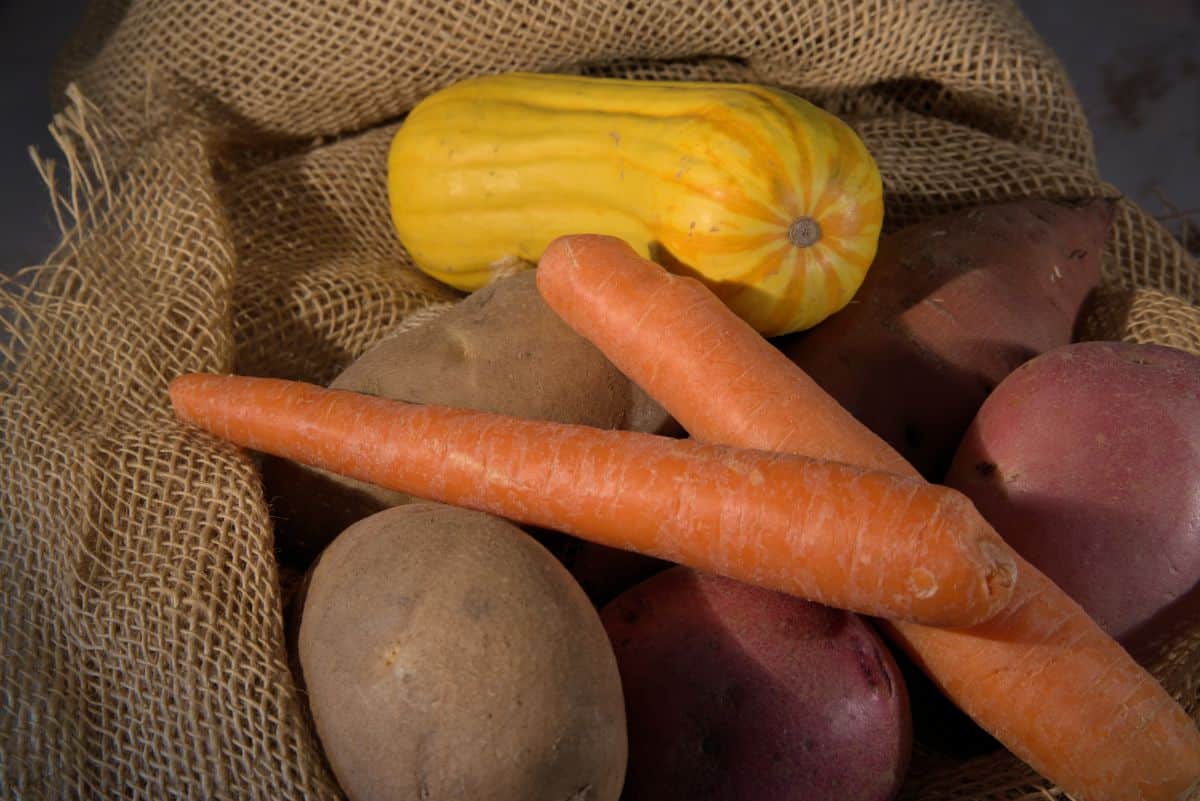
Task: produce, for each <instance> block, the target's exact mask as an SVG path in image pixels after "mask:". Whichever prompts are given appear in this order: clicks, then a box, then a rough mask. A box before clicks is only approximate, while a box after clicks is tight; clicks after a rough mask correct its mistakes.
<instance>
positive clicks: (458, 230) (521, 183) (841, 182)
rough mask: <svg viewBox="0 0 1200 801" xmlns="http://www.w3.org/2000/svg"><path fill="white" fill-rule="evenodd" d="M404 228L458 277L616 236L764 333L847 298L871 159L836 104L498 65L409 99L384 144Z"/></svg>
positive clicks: (873, 232)
mask: <svg viewBox="0 0 1200 801" xmlns="http://www.w3.org/2000/svg"><path fill="white" fill-rule="evenodd" d="M388 194H389V199H390V205H391V211H392V219H393V221H394V222H395V225H396V229H397V232H398V233H399V236H400V240H401V242H402V243H403V244H404V246H405V247H406V248H407V249H408V252H409V254H410V255H411V256H412V258H413V260H414V261H415V262H416V264H417V266H418V267H420V268H421V269H422V270H424V271H425V272H427V273H429V274H430V275H432V276H434V277H436V278H438V279H439V280H441V281H444V282H445V283H447V284H450V285H452V286H455V287H457V288H459V289H463V290H467V291H471V290H474V289H478V288H479V287H481V286H484V285H485V284H487V283H488V282H489V281H490V280H492V278H493V277H494V276H495V275H496V274H497V273H498V272H499V271H502V270H507V269H511V267H512V265H513V264H514V263H520V262H528V263H531V264H532V263H536V262H537V260H538V259H539V258H540V257H541V254H542V252H543V251H544V250H545V248H546V246H547V245H548V244H549V243H550V242H551V241H552V240H554V239H555V238H556V237H558V236H562V235H565V234H580V233H593V234H609V235H612V236H618V237H621V238H623V239H625V240H626V241H628V242H629V243H630V244H631V245H633V247H634V248H636V249H637V250H638V251H639V252H641V253H642V255H644V256H648V257H650V258H652V259H654V260H656V261H658V262H660V263H661V264H663V265H664V266H666V267H667V268H668V269H670V270H672V271H674V272H679V273H685V274H690V275H693V276H695V277H697V278H699V279H700V280H702V281H704V282H705V283H706V284H707V285H708V286H710V287H711V288H712V289H713V290H714V291H715V292H716V293H717V294H718V295H719V296H720V297H721V298H722V299H723V300H724V301H725V302H726V303H727V304H728V305H729V306H730V307H731V308H732V309H733V310H734V311H735V312H737V313H738V314H739V315H740V316H742V317H743V318H744V319H745V320H747V321H748V322H749V323H750V324H751V325H753V326H754V327H755V328H757V329H758V330H759V331H760V332H762V333H763V334H765V335H768V336H771V335H776V334H783V333H787V332H790V331H797V330H800V329H804V328H809V327H811V326H813V325H816V324H817V323H819V322H820V321H821V320H823V319H825V318H826V317H828V316H829V315H830V314H832V313H834V312H835V311H837V310H839V309H841V308H842V307H843V306H845V305H846V303H848V302H849V300H850V298H851V297H852V296H853V294H854V292H855V291H856V290H857V289H858V287H859V285H860V284H861V283H862V280H863V277H864V275H865V273H866V270H867V268H868V267H869V266H870V264H871V260H872V259H873V258H874V256H875V248H876V245H877V243H878V240H879V230H880V225H881V223H882V220H883V197H882V188H881V182H880V177H879V171H878V169H877V168H876V166H875V162H874V161H873V160H872V159H871V156H870V154H869V153H868V152H867V150H866V148H865V147H864V145H863V143H862V141H861V140H860V139H859V138H858V137H857V136H856V135H855V133H854V132H853V131H852V130H851V129H850V127H849V126H847V125H846V124H845V123H843V122H842V121H841V120H839V119H837V118H836V117H834V116H832V115H830V114H828V113H826V112H824V111H822V110H820V109H818V108H817V107H816V106H813V105H812V104H810V103H808V102H806V101H804V100H802V99H800V98H799V97H796V96H794V95H791V94H789V93H787V92H783V91H779V90H775V89H768V88H765V87H761V86H755V85H748V84H718V83H686V82H653V81H632V80H617V79H598V78H580V77H574V76H565V75H543V74H524V73H516V74H507V75H498V76H489V77H484V78H477V79H473V80H469V81H465V82H463V83H459V84H456V85H453V86H451V87H449V88H447V89H443V90H441V91H440V92H436V93H434V94H433V95H430V96H429V97H427V98H426V99H425V100H423V101H422V102H421V103H419V104H418V105H417V106H416V107H415V108H414V109H413V111H412V113H411V114H410V115H409V116H408V119H407V120H406V121H405V123H404V124H403V125H402V126H401V128H400V130H399V131H398V132H397V134H396V137H395V139H394V140H393V142H392V146H391V152H390V154H389V157H388Z"/></svg>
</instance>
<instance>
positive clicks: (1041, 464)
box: [946, 342, 1200, 658]
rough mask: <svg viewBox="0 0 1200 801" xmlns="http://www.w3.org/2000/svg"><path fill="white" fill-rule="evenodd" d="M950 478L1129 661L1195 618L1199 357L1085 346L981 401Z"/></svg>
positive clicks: (1031, 366)
mask: <svg viewBox="0 0 1200 801" xmlns="http://www.w3.org/2000/svg"><path fill="white" fill-rule="evenodd" d="M946 483H947V484H949V485H950V486H951V487H954V488H955V489H958V490H960V491H961V492H963V493H965V494H966V495H967V496H969V497H970V498H971V499H972V500H973V501H974V502H975V505H976V506H977V507H978V508H979V510H980V512H982V513H983V515H984V517H986V518H987V519H988V521H990V522H991V523H992V525H993V526H995V528H996V530H997V531H998V532H999V533H1000V534H1001V536H1003V537H1004V538H1005V539H1006V540H1007V541H1008V542H1009V543H1010V544H1011V545H1012V546H1013V547H1014V548H1015V549H1016V550H1017V551H1019V552H1020V553H1021V555H1022V556H1024V557H1025V558H1026V559H1028V560H1029V561H1030V562H1031V563H1032V564H1034V565H1035V566H1037V567H1038V568H1040V569H1041V570H1042V571H1043V572H1044V573H1046V575H1048V576H1049V577H1050V578H1051V579H1053V580H1054V582H1055V583H1056V584H1058V585H1059V586H1060V587H1062V589H1063V590H1065V591H1066V592H1067V593H1068V594H1069V595H1071V596H1072V597H1073V598H1074V599H1075V600H1076V601H1078V602H1079V604H1080V605H1081V606H1082V607H1083V608H1084V609H1085V610H1087V612H1088V613H1089V614H1090V615H1091V616H1092V617H1093V618H1094V619H1095V620H1096V622H1097V623H1099V624H1100V626H1101V628H1103V629H1104V630H1105V631H1107V632H1108V633H1109V634H1110V635H1112V636H1113V637H1114V638H1115V639H1117V640H1118V641H1120V642H1121V643H1122V644H1123V645H1125V646H1126V648H1128V649H1129V650H1130V651H1131V653H1133V655H1134V656H1135V657H1142V658H1144V657H1146V656H1148V654H1149V652H1150V650H1151V648H1152V646H1154V645H1156V644H1157V643H1159V642H1161V641H1163V640H1166V639H1169V638H1170V637H1171V636H1172V635H1173V634H1174V633H1175V631H1176V630H1177V629H1178V628H1180V627H1182V626H1189V625H1190V626H1192V627H1195V626H1196V625H1197V618H1198V613H1200V357H1197V356H1194V355H1192V354H1189V353H1185V352H1184V351H1181V350H1176V349H1174V348H1166V347H1160V346H1156V345H1135V344H1131V343H1119V342H1083V343H1077V344H1073V345H1068V346H1065V347H1062V348H1058V349H1056V350H1053V351H1051V352H1049V353H1046V354H1043V355H1041V356H1039V357H1037V358H1036V359H1033V360H1032V361H1030V362H1028V363H1027V364H1025V365H1023V366H1022V367H1020V368H1019V369H1018V370H1016V371H1015V372H1014V373H1013V374H1012V375H1010V376H1009V377H1008V378H1006V379H1005V380H1004V381H1003V382H1001V384H1000V385H999V386H998V387H996V390H995V392H994V393H993V394H992V395H991V397H989V398H988V400H987V402H986V403H984V404H983V408H981V409H980V410H979V414H978V416H977V417H976V418H975V421H974V423H972V425H971V428H970V429H969V430H968V432H967V435H966V437H965V438H964V439H963V442H962V445H961V447H960V448H959V450H958V453H957V455H956V456H955V459H954V463H953V465H952V467H951V469H950V472H949V474H948V476H947V479H946Z"/></svg>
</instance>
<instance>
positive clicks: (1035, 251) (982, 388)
mask: <svg viewBox="0 0 1200 801" xmlns="http://www.w3.org/2000/svg"><path fill="white" fill-rule="evenodd" d="M1111 218H1112V209H1111V206H1110V204H1109V203H1108V202H1107V201H1104V200H1096V201H1091V202H1089V203H1086V204H1084V205H1080V206H1066V205H1061V204H1057V203H1051V202H1049V201H1044V200H1025V201H1018V202H1013V203H1005V204H1000V205H995V206H985V207H980V208H976V209H972V210H969V211H964V212H959V213H956V214H950V215H946V216H942V217H938V218H935V219H932V220H929V221H928V222H924V223H921V224H919V225H914V226H911V227H908V228H905V229H902V230H900V231H897V232H896V233H893V234H890V235H889V236H886V237H884V238H883V239H882V240H880V244H879V253H878V255H877V256H876V258H875V262H874V263H873V264H872V265H871V269H870V271H869V272H868V273H867V278H866V280H865V281H864V283H863V286H862V287H861V288H860V289H859V291H858V293H857V294H856V295H855V297H854V299H853V300H852V301H851V302H850V305H849V306H847V307H846V309H844V310H843V311H841V312H839V313H838V314H836V315H834V316H833V317H831V318H829V319H828V320H826V321H825V322H823V323H821V325H819V326H817V327H816V328H814V329H813V330H812V331H811V332H809V333H808V334H805V335H799V336H796V337H791V338H788V339H784V340H780V342H779V345H780V347H781V349H782V350H783V351H784V352H785V353H786V354H787V355H788V356H789V357H790V358H791V359H792V360H793V361H795V362H796V363H797V364H798V365H799V366H800V367H802V368H803V369H804V370H805V372H807V373H808V374H809V375H810V376H812V378H813V379H814V380H815V381H816V382H817V383H818V384H820V385H821V386H822V387H823V388H824V389H825V390H826V391H827V392H829V394H831V395H832V396H833V397H834V398H836V399H837V400H838V401H839V402H840V403H841V404H842V405H843V406H845V407H846V408H847V409H848V410H849V411H850V412H851V413H852V414H853V415H854V416H855V417H857V418H858V419H859V420H860V421H862V422H863V424H865V425H866V426H867V427H868V428H870V429H871V430H872V431H874V432H875V433H876V434H878V435H879V436H880V437H882V438H883V439H884V440H886V441H887V442H888V443H889V444H890V445H891V446H892V447H894V448H896V450H898V451H899V452H900V453H901V454H902V455H903V456H904V457H905V458H906V459H908V460H909V461H910V462H911V463H912V464H913V466H914V467H916V468H917V469H918V470H920V471H921V473H922V474H923V475H924V476H925V477H926V478H928V479H930V480H931V481H940V480H941V478H942V476H943V475H944V474H945V470H946V468H947V467H949V465H950V460H951V458H953V456H954V450H955V448H956V447H957V445H958V441H959V439H960V438H961V437H962V433H963V432H964V431H965V430H966V428H967V426H968V425H970V423H971V418H972V417H974V415H975V412H976V411H977V410H978V409H979V406H980V404H982V403H983V400H984V398H986V397H987V394H988V393H989V392H990V391H991V390H992V388H994V387H995V386H996V384H997V383H999V382H1000V380H1001V379H1003V378H1004V376H1006V375H1008V374H1009V373H1010V372H1011V371H1012V370H1013V368H1015V367H1016V366H1017V365H1019V364H1021V363H1022V362H1024V361H1026V360H1027V359H1029V358H1031V357H1032V356H1035V355H1037V354H1038V353H1042V352H1044V351H1047V350H1049V349H1051V348H1054V347H1058V346H1059V345H1065V344H1067V343H1068V342H1070V341H1071V336H1072V332H1073V330H1074V327H1075V322H1076V317H1077V316H1078V314H1079V311H1080V309H1081V307H1082V305H1083V301H1084V299H1085V298H1086V297H1087V295H1088V293H1089V292H1090V291H1091V290H1092V289H1093V288H1094V287H1095V286H1096V285H1097V283H1098V282H1099V278H1100V261H1101V251H1102V250H1103V248H1104V243H1105V239H1106V237H1107V235H1108V229H1109V225H1110V223H1111Z"/></svg>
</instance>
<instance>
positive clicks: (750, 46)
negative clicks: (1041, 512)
mask: <svg viewBox="0 0 1200 801" xmlns="http://www.w3.org/2000/svg"><path fill="white" fill-rule="evenodd" d="M513 69H523V70H541V71H557V72H575V73H582V74H594V75H618V76H629V77H639V78H651V79H661V78H688V79H696V80H739V81H754V82H759V83H765V84H770V85H776V86H781V87H785V88H788V89H791V90H792V91H795V92H797V93H798V94H801V95H803V96H805V97H808V98H810V99H812V100H813V101H815V102H818V103H819V104H821V105H823V106H824V107H825V108H827V109H828V110H830V111H832V112H834V113H836V114H839V115H841V116H842V117H843V118H844V119H846V120H847V121H848V122H850V123H851V124H852V125H854V126H855V128H856V129H857V130H858V131H859V132H860V134H861V135H862V137H863V139H864V140H865V142H866V143H867V145H868V147H869V148H870V149H871V152H872V153H873V155H874V156H875V158H876V159H877V161H878V163H879V166H880V169H881V171H882V173H883V175H884V182H885V190H886V203H887V225H888V227H889V228H893V229H894V228H896V227H898V226H901V225H904V224H907V223H910V222H914V221H917V220H920V219H923V218H925V217H927V216H929V215H932V214H935V213H940V212H943V211H948V210H952V209H955V208H961V207H964V206H967V205H971V204H976V203H981V202H988V201H995V200H1002V199H1010V198H1018V197H1024V196H1038V197H1049V198H1071V199H1073V198H1079V197H1086V196H1094V195H1099V194H1105V195H1113V194H1116V193H1115V191H1114V190H1113V189H1112V187H1109V186H1107V185H1106V184H1104V183H1103V182H1102V181H1101V179H1100V177H1099V176H1098V175H1097V170H1096V165H1095V161H1094V157H1093V154H1092V146H1091V138H1090V134H1089V131H1088V128H1087V124H1086V120H1085V117H1084V114H1083V112H1082V109H1081V108H1080V105H1079V102H1078V100H1077V99H1076V97H1075V95H1074V93H1073V91H1072V89H1071V87H1070V85H1069V82H1068V80H1067V78H1066V76H1065V74H1064V72H1063V70H1062V68H1061V65H1060V64H1059V63H1058V62H1057V60H1056V59H1055V58H1054V56H1053V54H1052V53H1050V52H1049V51H1048V49H1047V48H1046V46H1045V45H1044V44H1043V43H1042V42H1041V41H1040V40H1039V39H1038V38H1037V36H1036V35H1035V33H1034V32H1033V30H1032V29H1031V27H1030V26H1029V24H1028V23H1027V22H1026V21H1025V20H1024V19H1023V18H1022V16H1021V15H1020V13H1019V11H1017V10H1016V9H1015V7H1013V6H1011V5H1007V4H1004V3H995V2H987V1H986V0H937V1H936V2H934V0H929V1H928V2H916V1H915V0H914V1H913V2H900V3H896V2H882V1H879V2H868V1H867V0H834V2H831V3H818V2H789V1H788V0H750V1H749V2H739V3H727V2H721V0H702V1H701V2H698V3H693V4H680V3H674V2H667V0H645V1H643V2H636V3H626V2H623V0H622V2H615V1H608V0H606V1H604V2H577V1H576V0H516V1H515V2H507V1H506V0H482V2H466V1H465V0H448V1H447V2H442V3H436V4H435V3H428V4H419V3H407V2H384V1H383V0H359V1H358V2H351V1H350V0H344V1H343V2H317V1H316V0H262V1H261V2H256V3H242V2H238V0H189V2H183V0H100V1H99V2H95V3H94V4H93V5H92V7H91V8H90V9H89V11H88V14H87V17H86V18H85V20H84V22H83V24H82V25H81V27H80V29H79V32H78V34H77V35H76V37H75V38H74V40H73V42H72V43H71V45H70V46H69V47H68V49H67V50H66V51H65V52H64V53H63V57H62V60H61V64H60V70H59V73H58V79H57V82H56V88H55V93H56V97H57V98H59V99H60V101H61V103H62V109H63V110H62V113H61V114H60V115H59V116H58V117H57V118H56V121H55V126H54V130H55V133H56V136H57V138H58V139H59V141H60V143H61V145H62V149H63V158H65V161H66V169H62V168H61V167H60V168H59V170H58V171H57V173H56V172H55V170H54V169H53V164H52V162H50V161H48V160H42V161H41V162H39V163H40V164H41V165H42V167H43V169H44V170H45V172H46V174H47V178H48V180H49V183H50V184H51V186H52V191H53V193H54V197H55V200H56V205H57V209H58V212H59V214H60V218H61V224H62V227H63V238H62V243H61V245H60V246H59V247H58V248H57V249H56V250H55V252H54V253H53V254H52V255H51V256H50V258H49V259H48V260H47V264H45V265H42V266H38V267H34V268H31V269H29V270H27V271H26V272H25V273H24V274H23V275H21V276H20V277H19V278H18V279H17V280H15V281H9V282H7V283H6V284H5V286H4V293H3V309H4V321H5V328H6V336H5V337H4V341H3V344H4V355H5V370H4V372H3V374H2V377H0V382H2V384H0V387H2V392H3V410H2V412H0V425H2V426H3V429H2V431H3V438H4V448H5V453H4V456H5V458H4V461H3V470H4V474H3V483H2V487H0V492H2V493H3V495H2V496H0V497H2V498H3V507H2V509H3V524H4V528H3V537H4V540H3V551H2V553H0V592H2V594H3V598H4V603H3V604H2V605H0V689H2V695H0V698H3V702H2V704H0V788H3V792H4V793H5V794H6V795H10V796H11V797H20V798H26V799H36V798H75V797H86V798H93V797H96V798H117V797H121V798H125V797H129V798H154V799H161V798H205V799H210V798H212V799H276V798H297V799H299V798H304V799H317V798H337V797H339V791H338V789H337V787H336V784H335V782H334V781H333V778H332V777H331V775H330V774H329V772H328V770H327V768H326V767H325V765H324V763H323V762H322V760H321V757H320V751H319V746H318V744H317V742H316V740H315V738H314V736H313V734H312V732H311V731H310V729H309V728H308V727H307V726H306V723H305V717H304V708H303V698H302V696H301V694H300V692H299V690H298V689H297V687H296V685H295V683H294V681H293V678H292V676H291V674H290V672H289V670H288V664H287V654H286V651H285V647H284V640H283V624H282V617H281V614H282V613H281V587H280V578H279V573H278V568H277V565H276V560H275V552H274V545H273V540H272V526H271V517H270V510H269V506H268V504H267V502H266V499H265V498H264V494H263V490H262V487H261V486H260V482H259V478H258V473H257V471H256V469H255V465H254V463H253V462H252V461H251V460H250V459H249V458H248V457H247V456H246V455H244V454H243V453H241V452H239V451H238V450H236V449H234V448H231V447H228V446H225V445H223V444H221V443H219V442H217V441H216V440H214V439H212V438H210V437H207V436H202V435H200V434H198V433H196V432H194V431H192V430H190V429H188V428H186V427H184V426H182V425H180V424H178V423H177V422H175V421H174V420H173V418H172V416H171V414H170V412H169V409H168V406H167V399H166V392H165V389H166V383H167V381H168V380H169V379H170V378H171V377H172V376H174V375H176V374H178V373H181V372H185V371H190V370H215V371H233V372H238V373H245V374H252V375H271V376H280V377H287V378H298V379H305V380H309V381H317V382H325V381H328V380H329V379H330V378H331V377H332V376H333V375H334V374H336V373H337V372H338V371H340V370H341V369H342V368H343V367H344V366H345V365H346V364H347V363H348V362H349V361H350V360H351V359H352V358H354V357H355V356H357V355H358V354H360V353H361V352H362V351H363V350H365V349H366V348H367V347H368V346H369V345H370V344H371V343H372V342H374V341H375V340H377V339H379V338H380V337H381V336H383V335H384V334H386V333H387V332H388V331H389V330H391V329H393V328H394V327H395V326H397V325H399V324H401V323H403V322H404V321H405V320H406V319H409V318H410V316H411V315H413V314H415V313H418V312H420V310H422V309H425V308H427V307H430V306H431V305H433V304H440V303H445V302H450V301H453V300H454V299H455V298H456V297H457V295H456V294H455V293H453V292H451V291H450V290H448V289H446V288H445V287H442V286H440V285H438V284H437V283H436V282H434V281H432V280H430V279H428V278H426V277H425V276H423V275H422V274H420V273H419V272H417V271H416V270H414V269H413V267H412V265H411V263H410V261H409V260H408V257H407V255H406V254H405V252H404V250H403V248H402V247H401V246H400V244H399V242H398V241H397V239H396V237H395V235H394V233H393V231H392V228H391V224H390V220H389V217H388V212H387V197H386V190H385V184H384V176H385V173H384V170H385V154H386V149H387V144H388V142H389V139H390V137H391V135H392V134H393V133H394V131H395V128H396V126H397V125H398V124H399V123H400V121H401V120H402V118H403V114H404V113H405V112H406V110H408V109H409V108H411V107H412V105H413V104H414V103H415V102H416V101H417V100H419V99H420V98H422V97H424V96H425V95H426V94H428V93H429V92H431V91H434V90H436V89H438V88H440V87H442V86H446V85H448V84H450V83H452V82H454V81H457V80H460V79H462V78H465V77H468V76H471V75H476V74H481V73H488V72H499V71H506V70H513ZM68 87H69V88H68ZM1108 257H1109V258H1108V260H1107V262H1106V263H1107V275H1106V284H1105V288H1104V291H1103V292H1101V293H1099V294H1098V296H1097V301H1096V304H1095V305H1094V307H1093V309H1092V312H1091V313H1090V314H1089V316H1088V318H1087V320H1086V321H1085V324H1084V325H1083V326H1082V328H1081V334H1080V336H1081V337H1087V338H1125V339H1129V340H1132V341H1139V342H1160V343H1163V344H1168V345H1173V346H1175V347H1182V348H1185V349H1189V350H1192V351H1193V352H1200V309H1198V308H1197V304H1200V266H1198V265H1197V263H1196V261H1195V259H1194V258H1192V257H1191V256H1189V255H1188V253H1187V252H1185V250H1184V249H1183V248H1182V247H1181V246H1180V245H1179V243H1178V242H1177V241H1176V240H1175V239H1174V238H1173V237H1172V236H1171V235H1170V233H1169V232H1167V231H1166V230H1165V229H1164V228H1163V227H1162V226H1161V225H1159V224H1158V223H1157V222H1156V221H1155V220H1154V219H1153V218H1152V217H1150V216H1149V215H1148V214H1147V213H1146V212H1145V211H1144V210H1142V209H1140V208H1138V207H1137V206H1136V205H1134V204H1132V203H1129V202H1126V201H1122V202H1121V203H1120V206H1119V213H1118V218H1117V221H1116V224H1115V226H1114V232H1113V235H1112V238H1111V240H1110V242H1109V248H1108ZM1197 665H1200V640H1198V639H1197V638H1195V637H1191V636H1184V637H1181V638H1179V639H1177V640H1175V641H1173V642H1172V643H1169V644H1167V646H1165V647H1164V650H1163V653H1162V655H1161V658H1160V659H1159V660H1158V661H1157V663H1156V664H1155V666H1154V670H1155V672H1156V675H1158V676H1159V678H1160V679H1161V680H1162V681H1163V682H1164V684H1165V685H1166V686H1167V687H1168V688H1169V689H1170V690H1171V691H1172V692H1173V693H1174V694H1175V696H1176V697H1177V698H1179V699H1180V700H1181V701H1182V702H1183V703H1184V705H1185V706H1186V707H1187V708H1188V710H1189V711H1190V712H1192V713H1193V714H1196V712H1197V707H1198V706H1200V688H1198V687H1197V679H1196V677H1197V672H1198V671H1197ZM1080 736H1087V733H1086V732H1080ZM904 797H905V798H911V799H922V800H923V801H942V800H943V799H944V800H946V801H949V800H950V799H978V800H979V801H982V800H983V799H1008V800H1009V801H1011V800H1012V799H1045V798H1056V797H1061V793H1060V791H1059V790H1057V789H1056V788H1054V787H1052V786H1051V785H1049V784H1048V783H1046V782H1045V781H1043V780H1041V779H1040V778H1039V777H1037V776H1036V775H1035V774H1033V773H1032V772H1031V771H1030V770H1029V769H1028V768H1026V767H1025V766H1024V765H1022V764H1021V763H1019V762H1018V761H1016V760H1015V759H1014V758H1012V757H1011V756H1009V755H1008V754H1006V753H1003V752H1001V753H998V754H995V755H992V756H988V757H983V758H979V759H976V760H972V761H968V762H958V761H953V760H949V759H946V758H943V757H938V756H936V755H934V754H930V753H925V752H920V753H919V754H918V758H917V760H916V762H915V764H914V767H913V771H912V773H911V775H910V778H909V780H908V782H907V784H906V787H905V790H904Z"/></svg>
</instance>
